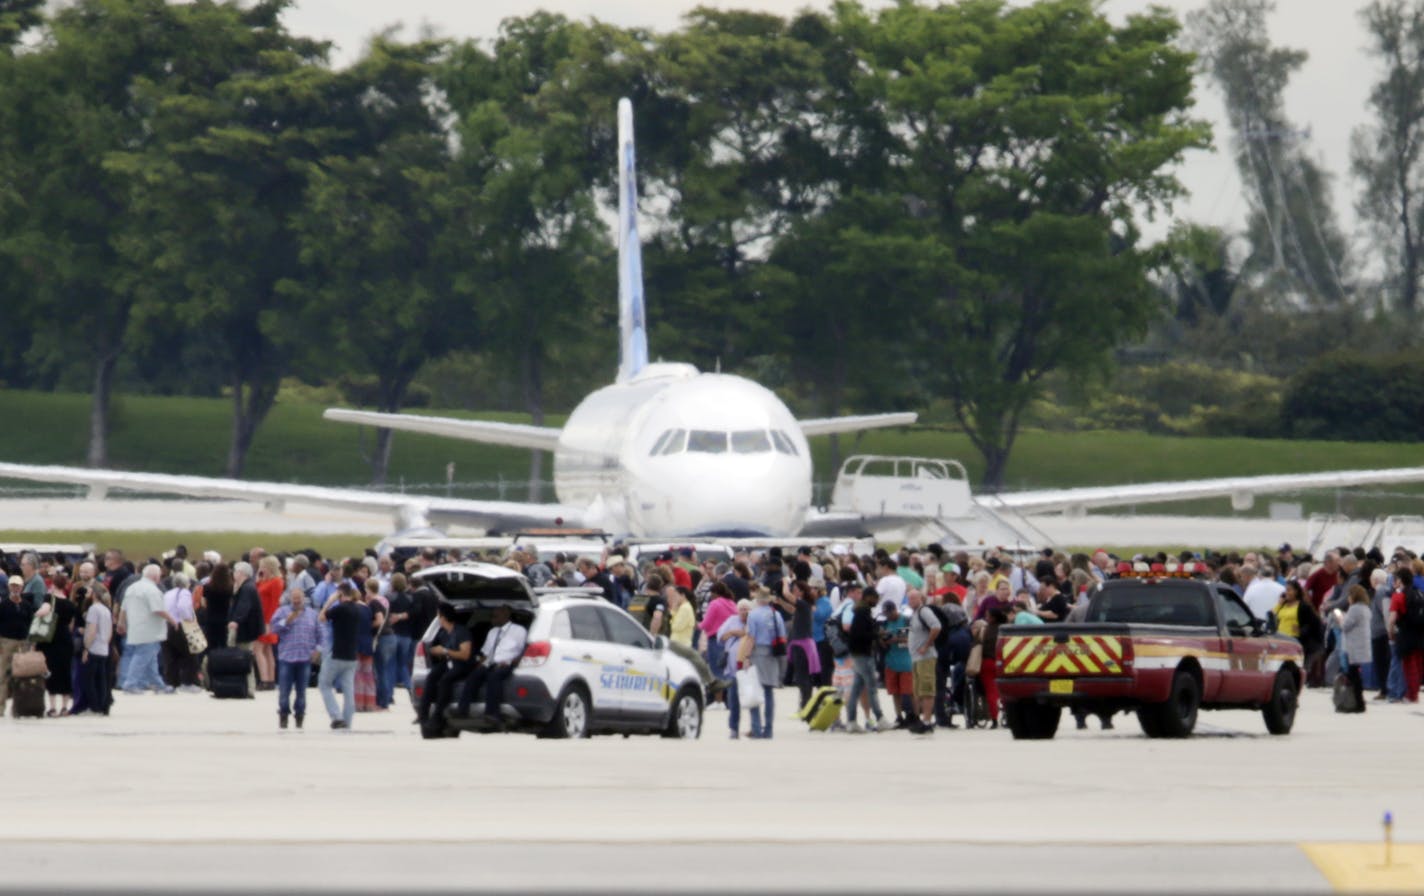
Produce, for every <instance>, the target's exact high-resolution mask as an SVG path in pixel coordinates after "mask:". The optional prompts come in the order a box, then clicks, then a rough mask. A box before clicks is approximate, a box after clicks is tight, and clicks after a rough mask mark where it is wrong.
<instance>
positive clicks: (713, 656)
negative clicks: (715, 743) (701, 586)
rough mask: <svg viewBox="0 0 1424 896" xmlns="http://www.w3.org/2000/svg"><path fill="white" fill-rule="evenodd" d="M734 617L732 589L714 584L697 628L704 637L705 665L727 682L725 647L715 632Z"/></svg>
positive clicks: (722, 584) (734, 603) (724, 585)
mask: <svg viewBox="0 0 1424 896" xmlns="http://www.w3.org/2000/svg"><path fill="white" fill-rule="evenodd" d="M735 615H737V602H736V600H734V599H733V597H732V589H731V588H728V587H727V585H726V583H725V582H714V583H713V585H712V600H710V601H709V602H708V603H707V609H706V611H704V612H703V614H702V621H701V622H699V623H698V624H697V627H698V629H700V630H701V631H702V634H703V635H704V637H703V639H702V643H703V644H705V645H706V646H707V665H709V666H711V667H712V674H713V675H714V676H716V677H717V678H718V679H722V680H727V676H726V671H725V670H724V668H723V667H724V666H725V665H726V664H725V663H724V662H723V659H724V658H725V657H724V653H723V651H724V650H725V647H726V645H724V644H722V642H720V641H718V640H717V631H718V629H720V628H721V627H722V623H724V622H726V621H727V620H728V619H729V618H731V617H732V616H735ZM718 696H719V697H720V695H718Z"/></svg>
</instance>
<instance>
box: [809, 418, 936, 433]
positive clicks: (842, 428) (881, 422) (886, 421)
mask: <svg viewBox="0 0 1424 896" xmlns="http://www.w3.org/2000/svg"><path fill="white" fill-rule="evenodd" d="M919 416H920V415H919V414H915V413H903V414H864V415H862V416H859V417H820V418H817V419H815V420H802V421H800V422H799V424H798V425H799V426H800V427H801V432H802V434H803V435H805V436H807V437H808V438H809V437H810V436H828V435H830V434H831V433H837V432H860V431H861V430H863V429H883V428H885V427H887V426H909V425H910V424H911V423H914V422H915V421H916V420H918V419H919Z"/></svg>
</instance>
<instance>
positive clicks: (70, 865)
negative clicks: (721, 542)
mask: <svg viewBox="0 0 1424 896" xmlns="http://www.w3.org/2000/svg"><path fill="white" fill-rule="evenodd" d="M794 693H795V692H794V691H793V690H789V689H783V690H781V691H780V692H779V693H778V697H779V698H780V699H779V700H778V717H779V718H778V721H777V728H776V737H775V739H774V740H771V741H751V740H745V739H743V740H738V741H732V740H729V739H728V737H727V730H728V726H727V715H726V713H725V711H723V710H721V709H713V710H710V711H709V712H708V713H707V714H706V725H705V729H704V732H703V736H702V738H701V739H700V740H698V741H694V742H678V741H670V740H664V739H661V738H656V737H634V738H623V737H598V738H594V739H592V740H587V741H547V740H538V739H535V738H533V737H530V736H526V735H513V734H510V735H471V734H466V735H464V736H463V737H461V738H459V739H457V740H438V741H424V740H421V739H420V737H419V735H418V734H417V730H416V727H415V726H413V725H411V724H410V720H411V713H410V711H409V708H408V706H407V705H406V703H405V700H404V697H403V696H401V697H398V703H397V706H396V708H394V709H393V710H392V711H390V712H387V713H372V714H359V715H358V716H357V717H356V723H355V730H353V731H350V732H339V731H332V730H330V729H329V727H328V720H327V718H326V714H325V712H324V710H323V709H322V708H321V703H320V700H319V698H318V697H317V695H316V693H315V691H314V690H313V691H312V692H310V693H309V698H310V708H309V715H308V718H307V730H305V731H296V730H287V731H279V730H278V729H277V725H276V718H275V715H276V713H275V697H274V695H273V694H272V693H271V692H264V693H261V694H259V695H258V696H257V697H256V699H253V700H246V701H232V700H214V699H211V698H209V697H208V696H206V695H184V694H176V695H171V696H160V695H141V696H130V695H124V694H119V695H117V702H116V704H115V707H114V711H113V714H112V715H111V716H110V717H108V718H102V717H79V718H64V719H36V720H19V721H16V720H12V719H5V720H3V721H0V755H3V756H5V757H7V759H9V760H10V761H9V762H7V763H6V765H7V770H6V772H5V774H4V785H3V787H4V793H5V802H6V805H7V806H11V807H23V811H13V810H12V811H7V812H4V813H0V867H3V868H5V869H6V870H5V878H4V880H5V887H6V888H7V889H17V888H18V889H28V888H65V887H73V888H85V889H93V888H101V889H126V888H132V889H144V890H152V889H185V890H191V889H194V888H195V886H196V887H201V888H208V889H211V888H217V889H232V890H246V891H251V890H263V889H282V890H291V889H313V888H319V887H324V886H335V887H341V888H344V889H365V890H376V889H385V890H390V889H392V888H394V887H397V886H399V887H402V888H404V889H410V890H421V891H439V890H450V889H455V888H470V887H474V888H479V889H494V890H501V889H504V890H515V889H527V888H530V887H533V888H537V889H541V890H542V889H553V890H589V889H595V890H606V889H610V888H613V887H617V888H619V889H625V890H634V891H655V890H656V891H668V890H679V891H699V890H700V891H710V890H723V891H725V890H727V889H738V890H748V889H750V890H753V891H760V890H781V891H789V890H805V889H815V890H818V891H822V892H833V891H852V890H860V889H870V888H875V889H886V888H888V889H893V890H945V889H959V890H971V891H985V890H998V891H1007V892H1022V891H1034V892H1043V891H1044V890H1046V889H1051V890H1054V891H1063V890H1068V891H1088V890H1092V891H1094V892H1104V891H1113V892H1125V891H1136V890H1142V889H1145V888H1151V889H1154V890H1165V891H1168V892H1204V891H1211V890H1218V889H1222V888H1225V889H1228V890H1232V891H1237V890H1256V891H1263V892H1265V891H1271V892H1327V891H1329V889H1330V887H1329V884H1328V883H1327V881H1326V878H1325V877H1324V876H1322V875H1321V874H1320V873H1319V872H1318V871H1317V870H1316V868H1315V866H1314V865H1312V863H1311V861H1310V860H1309V859H1308V858H1307V857H1306V856H1305V854H1304V853H1303V852H1302V851H1301V850H1300V849H1299V848H1297V844H1300V843H1307V842H1315V841H1355V842H1359V843H1366V844H1367V843H1370V842H1373V841H1377V840H1378V839H1379V836H1380V819H1381V817H1382V815H1383V813H1384V812H1385V811H1386V810H1390V811H1392V812H1393V813H1394V815H1395V819H1396V825H1395V829H1394V836H1395V839H1396V840H1397V841H1399V842H1401V843H1405V842H1415V841H1421V840H1424V775H1419V774H1417V773H1416V770H1417V768H1418V763H1417V756H1418V745H1419V742H1420V734H1421V732H1424V713H1421V712H1420V711H1419V710H1418V708H1417V707H1411V706H1406V705H1388V706H1386V705H1380V704H1372V705H1371V706H1370V708H1369V711H1368V712H1367V713H1365V714H1364V715H1362V716H1342V715H1337V714H1335V713H1334V712H1332V711H1331V706H1330V700H1329V695H1328V694H1327V693H1326V692H1324V691H1311V692H1309V693H1307V694H1306V695H1305V697H1304V700H1303V704H1302V707H1301V710H1300V713H1299V716H1298V718H1297V722H1296V730H1295V733H1293V734H1292V735H1290V736H1287V737H1271V736H1269V735H1267V734H1266V733H1265V728H1264V724H1263V722H1262V720H1261V717H1260V715H1259V714H1258V713H1251V712H1245V711H1231V712H1220V713H1204V714H1203V716H1202V723H1201V726H1200V735H1199V736H1197V737H1194V738H1191V739H1189V740H1185V741H1175V742H1174V741H1150V740H1148V739H1146V738H1145V737H1144V736H1143V735H1142V734H1141V732H1140V731H1139V729H1138V728H1137V725H1136V722H1135V719H1133V718H1132V717H1130V716H1118V717H1117V728H1116V730H1113V731H1108V732H1102V731H1099V730H1097V723H1096V720H1093V721H1090V725H1091V728H1090V730H1088V731H1081V732H1080V731H1076V730H1073V723H1072V719H1071V717H1067V716H1065V718H1064V725H1063V726H1062V728H1061V729H1060V734H1059V736H1058V738H1057V739H1055V740H1053V741H1045V742H1015V741H1013V740H1012V739H1011V738H1010V737H1009V735H1008V733H1007V732H1005V731H991V730H976V731H967V732H966V731H962V730H955V731H947V730H941V731H939V732H937V733H936V734H934V735H932V736H924V737H917V736H913V735H910V734H907V733H904V732H886V733H882V734H866V735H848V734H840V733H832V734H820V733H811V732H808V731H806V730H805V728H804V726H803V725H801V724H799V723H795V722H793V720H792V719H790V718H789V716H790V712H791V709H790V707H791V706H792V705H793V703H794ZM462 868H475V869H479V871H478V873H475V872H474V871H471V872H468V873H467V872H464V871H462V870H461V869H462ZM1421 873H1424V869H1421ZM1411 880H1412V878H1411ZM1419 880H1420V884H1421V886H1424V877H1421V878H1420V879H1419Z"/></svg>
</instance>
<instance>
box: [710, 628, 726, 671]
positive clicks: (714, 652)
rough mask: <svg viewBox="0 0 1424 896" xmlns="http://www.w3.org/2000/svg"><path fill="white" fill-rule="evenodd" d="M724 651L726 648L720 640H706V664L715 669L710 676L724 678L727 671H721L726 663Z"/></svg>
mask: <svg viewBox="0 0 1424 896" xmlns="http://www.w3.org/2000/svg"><path fill="white" fill-rule="evenodd" d="M725 651H726V648H724V647H723V646H722V642H721V641H718V640H717V639H716V638H712V639H710V640H708V642H707V665H709V666H711V667H712V668H713V669H714V670H716V671H714V672H713V673H712V677H714V678H717V679H722V680H725V679H726V677H727V673H726V672H725V671H723V670H724V668H725V667H726V665H727V664H726V661H725V658H726V652H725Z"/></svg>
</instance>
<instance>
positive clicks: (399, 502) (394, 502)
mask: <svg viewBox="0 0 1424 896" xmlns="http://www.w3.org/2000/svg"><path fill="white" fill-rule="evenodd" d="M0 479H23V480H27V481H31V482H58V483H69V484H74V485H81V486H86V487H88V488H89V490H90V497H94V498H100V497H103V496H104V495H105V494H107V493H108V492H109V491H110V490H115V491H130V492H149V493H157V494H170V495H187V496H190V497H195V498H229V499H233V500H238V501H261V502H263V503H265V504H266V505H267V506H268V507H270V508H271V509H273V510H281V509H282V508H283V506H284V505H285V504H287V503H288V502H296V503H306V504H317V505H321V506H325V507H338V508H345V509H348V510H356V511H362V512H367V513H390V514H391V515H392V517H393V519H394V520H395V521H396V527H397V528H400V529H409V528H415V527H420V526H429V525H431V524H432V523H458V524H461V525H467V526H471V527H474V528H479V529H484V530H486V531H514V530H518V529H528V528H539V527H546V526H571V527H580V526H582V525H583V524H584V522H585V520H584V519H583V517H584V511H583V510H582V509H579V508H573V507H567V506H564V505H561V504H520V503H517V502H513V501H477V500H469V499H465V498H439V497H431V496H426V495H406V494H392V493H386V492H377V491H367V490H364V489H346V488H327V487H324V486H315V485H295V484H292V483H288V482H247V481H244V480H241V479H216V478H208V477H205V476H173V475H169V474H166V473H130V472H123V471H119V470H91V469H87V468H84V467H52V466H31V465H28V464H9V463H0Z"/></svg>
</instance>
